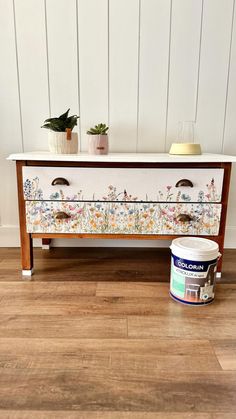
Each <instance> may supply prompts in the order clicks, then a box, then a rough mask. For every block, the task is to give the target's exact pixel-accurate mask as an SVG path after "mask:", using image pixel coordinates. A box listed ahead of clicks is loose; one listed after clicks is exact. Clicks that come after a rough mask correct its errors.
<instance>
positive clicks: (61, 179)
mask: <svg viewBox="0 0 236 419" xmlns="http://www.w3.org/2000/svg"><path fill="white" fill-rule="evenodd" d="M52 185H53V186H55V185H67V186H69V182H68V180H67V179H65V178H64V177H56V178H55V179H53V181H52Z"/></svg>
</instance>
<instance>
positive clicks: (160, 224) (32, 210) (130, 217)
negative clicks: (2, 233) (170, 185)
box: [26, 201, 221, 235]
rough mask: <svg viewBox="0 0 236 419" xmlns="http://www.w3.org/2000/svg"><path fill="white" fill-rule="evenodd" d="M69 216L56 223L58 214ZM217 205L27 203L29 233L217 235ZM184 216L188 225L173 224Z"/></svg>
mask: <svg viewBox="0 0 236 419" xmlns="http://www.w3.org/2000/svg"><path fill="white" fill-rule="evenodd" d="M61 211H62V212H65V213H66V214H67V215H69V218H66V219H59V220H58V219H57V217H56V215H57V213H58V212H61ZM220 213H221V205H220V204H206V203H204V204H202V203H196V204H189V203H177V204H171V203H148V202H145V203H137V202H135V201H134V202H126V201H124V202H105V201H104V202H62V201H58V202H57V201H27V202H26V221H27V230H28V232H30V233H94V234H95V233H96V234H167V235H168V234H191V235H217V234H218V230H219V222H220ZM179 214H188V215H189V216H190V217H191V221H190V222H187V223H186V222H181V221H178V220H177V216H178V215H179Z"/></svg>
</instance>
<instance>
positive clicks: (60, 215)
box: [55, 211, 70, 220]
mask: <svg viewBox="0 0 236 419" xmlns="http://www.w3.org/2000/svg"><path fill="white" fill-rule="evenodd" d="M55 218H56V220H67V219H68V218H70V215H69V214H67V213H66V212H64V211H58V212H56V214H55Z"/></svg>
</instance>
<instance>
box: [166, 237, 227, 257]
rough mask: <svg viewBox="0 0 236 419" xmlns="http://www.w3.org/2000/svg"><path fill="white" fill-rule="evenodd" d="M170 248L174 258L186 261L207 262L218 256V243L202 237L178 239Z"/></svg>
mask: <svg viewBox="0 0 236 419" xmlns="http://www.w3.org/2000/svg"><path fill="white" fill-rule="evenodd" d="M170 248H171V251H172V253H173V254H174V255H175V256H178V257H180V258H183V259H188V260H196V261H197V260H200V261H208V260H213V259H217V258H218V257H219V256H220V254H219V245H218V243H216V242H214V241H213V240H208V239H204V238H202V237H179V238H178V239H174V240H173V241H172V243H171V246H170Z"/></svg>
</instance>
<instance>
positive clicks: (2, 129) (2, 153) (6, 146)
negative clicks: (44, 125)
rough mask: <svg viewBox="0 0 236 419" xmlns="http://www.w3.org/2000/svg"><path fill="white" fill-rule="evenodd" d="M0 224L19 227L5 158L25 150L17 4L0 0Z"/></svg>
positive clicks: (12, 179)
mask: <svg viewBox="0 0 236 419" xmlns="http://www.w3.org/2000/svg"><path fill="white" fill-rule="evenodd" d="M0 10H1V13H0V51H1V66H0V91H1V101H0V115H1V118H0V119H1V123H0V136H1V140H0V179H1V197H0V225H2V226H3V225H10V224H13V225H16V224H17V222H18V215H17V205H16V197H17V194H16V182H15V165H14V164H13V163H9V162H7V161H6V160H5V159H6V157H7V155H8V154H9V153H12V152H15V151H18V152H20V151H22V139H21V126H20V109H19V96H18V84H17V63H16V50H15V33H14V14H13V4H12V2H11V1H9V0H0Z"/></svg>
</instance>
